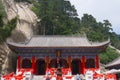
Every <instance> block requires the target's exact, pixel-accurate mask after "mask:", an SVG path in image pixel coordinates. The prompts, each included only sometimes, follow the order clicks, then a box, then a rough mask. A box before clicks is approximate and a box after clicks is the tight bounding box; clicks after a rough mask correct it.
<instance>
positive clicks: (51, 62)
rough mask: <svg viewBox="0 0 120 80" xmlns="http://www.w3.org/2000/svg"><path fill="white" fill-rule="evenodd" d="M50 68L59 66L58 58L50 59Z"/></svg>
mask: <svg viewBox="0 0 120 80" xmlns="http://www.w3.org/2000/svg"><path fill="white" fill-rule="evenodd" d="M49 68H57V59H52V60H51V61H50V64H49Z"/></svg>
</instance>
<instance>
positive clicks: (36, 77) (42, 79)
mask: <svg viewBox="0 0 120 80" xmlns="http://www.w3.org/2000/svg"><path fill="white" fill-rule="evenodd" d="M32 80H45V78H44V76H42V75H39V76H36V75H34V76H33V79H32Z"/></svg>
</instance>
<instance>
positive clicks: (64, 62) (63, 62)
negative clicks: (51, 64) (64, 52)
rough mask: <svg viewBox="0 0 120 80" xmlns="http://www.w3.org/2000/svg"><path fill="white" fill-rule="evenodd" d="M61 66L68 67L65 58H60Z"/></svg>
mask: <svg viewBox="0 0 120 80" xmlns="http://www.w3.org/2000/svg"><path fill="white" fill-rule="evenodd" d="M60 67H62V68H68V63H67V61H66V60H65V59H60Z"/></svg>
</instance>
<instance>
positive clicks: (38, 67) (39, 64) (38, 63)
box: [36, 59, 46, 75]
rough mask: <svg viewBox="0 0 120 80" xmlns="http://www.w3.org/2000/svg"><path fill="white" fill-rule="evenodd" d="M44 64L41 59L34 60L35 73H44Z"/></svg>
mask: <svg viewBox="0 0 120 80" xmlns="http://www.w3.org/2000/svg"><path fill="white" fill-rule="evenodd" d="M45 70H46V64H45V61H44V60H42V59H38V60H37V61H36V75H45Z"/></svg>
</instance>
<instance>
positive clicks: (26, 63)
mask: <svg viewBox="0 0 120 80" xmlns="http://www.w3.org/2000/svg"><path fill="white" fill-rule="evenodd" d="M22 68H32V63H31V60H30V59H27V58H26V59H23V60H22Z"/></svg>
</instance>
